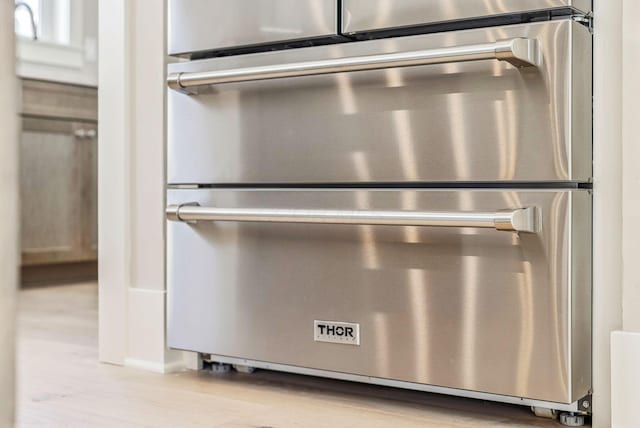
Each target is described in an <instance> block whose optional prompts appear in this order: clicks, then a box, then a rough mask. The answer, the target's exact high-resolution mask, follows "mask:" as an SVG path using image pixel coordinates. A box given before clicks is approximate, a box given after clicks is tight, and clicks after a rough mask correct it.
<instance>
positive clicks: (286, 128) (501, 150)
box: [167, 20, 592, 184]
mask: <svg viewBox="0 0 640 428" xmlns="http://www.w3.org/2000/svg"><path fill="white" fill-rule="evenodd" d="M515 38H526V39H531V40H537V42H538V44H539V46H540V51H541V52H542V57H541V58H540V65H539V67H526V68H514V67H513V66H511V65H510V64H505V63H503V62H499V61H474V62H466V63H456V64H441V65H433V66H429V67H405V68H389V69H385V70H372V71H360V72H352V73H338V74H332V75H323V76H305V77H296V78H290V79H276V80H268V81H257V82H244V83H230V84H225V85H220V86H214V87H213V88H211V89H209V90H208V91H205V90H201V91H200V93H199V94H198V95H197V96H186V95H184V94H181V93H178V92H176V91H172V90H169V94H168V103H169V107H168V172H167V174H168V182H169V183H170V184H194V183H286V182H289V183H310V182H317V183H322V182H348V183H355V182H420V181H430V182H454V181H456V182H459V181H500V182H508V181H585V182H586V181H589V180H590V178H591V171H592V168H591V166H592V160H591V151H592V150H591V128H592V127H591V108H590V106H591V101H590V100H591V87H592V85H591V35H590V34H589V31H588V30H587V29H586V28H585V27H583V26H582V25H580V24H576V23H574V22H572V21H570V20H562V21H553V22H544V23H535V24H527V25H513V26H505V27H493V28H487V29H480V30H467V31H458V32H451V33H442V34H430V35H422V36H412V37H402V38H394V39H384V40H376V41H369V42H358V43H347V44H341V45H331V46H319V47H314V48H308V49H295V50H289V51H278V52H269V53H262V54H252V55H242V56H235V57H224V58H216V59H211V60H201V61H191V62H189V63H176V64H172V65H170V66H169V72H170V73H202V72H207V73H209V72H216V71H225V70H236V69H239V68H253V67H265V66H266V67H271V66H280V65H283V64H292V63H300V62H307V61H325V60H335V59H337V58H349V57H363V56H367V55H383V54H392V53H394V54H395V53H401V52H410V51H419V50H430V49H439V48H447V47H455V46H465V45H473V44H479V43H481V44H483V43H495V42H496V41H499V40H505V39H515Z"/></svg>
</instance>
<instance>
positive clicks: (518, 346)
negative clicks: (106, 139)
mask: <svg viewBox="0 0 640 428" xmlns="http://www.w3.org/2000/svg"><path fill="white" fill-rule="evenodd" d="M590 10H591V1H590V0H500V1H498V0H487V1H477V0H394V1H387V0H342V1H337V0H242V1H233V2H232V1H226V0H169V12H170V17H169V50H170V52H169V53H170V54H171V55H175V56H180V57H183V58H184V60H182V61H180V62H176V63H173V64H170V65H169V69H168V100H169V101H168V165H167V171H168V172H167V176H168V191H167V203H168V207H167V219H168V223H167V228H168V244H167V245H168V249H167V252H168V263H169V267H168V282H169V302H168V305H169V306H168V307H169V309H168V310H169V325H168V338H169V344H170V346H171V347H173V348H177V349H183V350H190V351H197V352H200V353H203V354H206V355H207V356H208V358H210V359H211V360H212V361H216V362H219V363H226V364H235V365H242V366H252V367H259V368H268V369H275V370H283V371H290V372H298V373H304V374H312V375H317V376H326V377H332V378H340V379H347V380H354V381H361V382H369V383H377V384H383V385H390V386H397V387H402V388H411V389H417V390H424V391H434V392H442V393H447V394H454V395H462V396H470V397H476V398H484V399H489V400H496V401H504V402H511V403H519V404H526V405H533V406H536V407H539V408H547V409H555V410H563V411H572V412H584V411H587V410H588V404H589V403H588V400H589V394H590V388H591V245H592V244H591V242H592V239H591V205H592V195H591V191H590V188H591V177H592V135H591V134H592V133H591V129H592V126H591V123H592V113H591V105H592V103H591V97H592V90H591V88H592V78H591V70H592V60H591V52H592V36H591V32H590V26H589V21H590V19H589V12H590ZM585 401H586V404H585Z"/></svg>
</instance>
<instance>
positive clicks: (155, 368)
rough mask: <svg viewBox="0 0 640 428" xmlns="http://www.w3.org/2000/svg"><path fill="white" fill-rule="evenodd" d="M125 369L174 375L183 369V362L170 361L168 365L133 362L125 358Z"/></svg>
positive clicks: (152, 362)
mask: <svg viewBox="0 0 640 428" xmlns="http://www.w3.org/2000/svg"><path fill="white" fill-rule="evenodd" d="M124 365H125V367H130V368H133V369H138V370H145V371H148V372H153V373H161V374H166V373H175V372H179V371H182V370H184V369H185V365H184V362H183V361H182V360H180V361H172V362H169V363H157V362H155V361H144V360H135V359H132V358H126V359H125V360H124Z"/></svg>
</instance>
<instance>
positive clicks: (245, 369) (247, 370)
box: [233, 364, 256, 374]
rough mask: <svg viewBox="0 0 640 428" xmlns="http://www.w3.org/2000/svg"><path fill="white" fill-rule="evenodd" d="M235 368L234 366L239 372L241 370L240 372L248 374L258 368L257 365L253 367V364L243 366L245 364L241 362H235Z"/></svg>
mask: <svg viewBox="0 0 640 428" xmlns="http://www.w3.org/2000/svg"><path fill="white" fill-rule="evenodd" d="M233 368H234V369H236V371H237V372H239V373H248V374H251V373H253V372H255V371H256V368H255V367H251V366H243V365H240V364H234V365H233Z"/></svg>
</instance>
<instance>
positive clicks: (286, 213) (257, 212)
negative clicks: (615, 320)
mask: <svg viewBox="0 0 640 428" xmlns="http://www.w3.org/2000/svg"><path fill="white" fill-rule="evenodd" d="M197 205H198V204H197V203H187V204H184V205H169V206H168V207H167V210H166V213H167V219H168V220H171V221H186V222H194V221H247V222H259V223H308V224H355V225H372V226H430V227H476V228H484V229H496V230H500V231H508V232H529V233H535V232H537V231H538V230H539V229H540V227H539V225H538V221H540V220H541V219H539V218H538V216H537V215H536V208H531V207H529V208H520V209H515V210H512V211H498V212H463V211H460V212H421V211H371V210H348V211H344V210H343V211H340V210H327V209H323V210H309V209H306V210H305V209H277V208H275V209H273V208H272V209H265V208H218V207H201V206H197Z"/></svg>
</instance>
